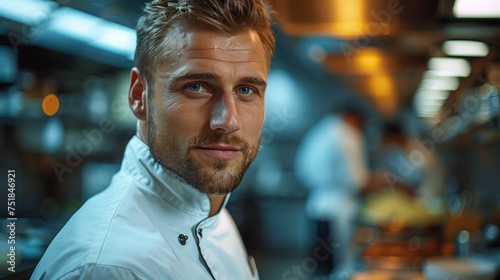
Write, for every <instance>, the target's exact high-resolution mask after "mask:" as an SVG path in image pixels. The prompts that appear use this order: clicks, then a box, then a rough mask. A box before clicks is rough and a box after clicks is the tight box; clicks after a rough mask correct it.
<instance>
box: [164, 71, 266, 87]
mask: <svg viewBox="0 0 500 280" xmlns="http://www.w3.org/2000/svg"><path fill="white" fill-rule="evenodd" d="M186 80H221V77H220V76H219V75H216V74H213V73H188V74H185V75H181V76H179V77H176V78H174V80H173V83H178V82H182V81H186ZM240 81H241V82H245V83H252V84H255V85H259V86H267V83H266V82H265V81H264V80H263V79H260V78H257V77H244V78H241V79H240Z"/></svg>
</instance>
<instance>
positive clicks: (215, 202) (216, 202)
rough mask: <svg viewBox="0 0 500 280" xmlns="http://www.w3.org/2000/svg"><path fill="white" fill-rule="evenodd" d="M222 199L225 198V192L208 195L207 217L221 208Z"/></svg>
mask: <svg viewBox="0 0 500 280" xmlns="http://www.w3.org/2000/svg"><path fill="white" fill-rule="evenodd" d="M224 199H226V195H225V194H209V195H208V200H210V212H209V213H208V216H209V217H211V216H213V215H215V214H217V213H218V212H219V211H220V210H221V208H222V204H223V203H224Z"/></svg>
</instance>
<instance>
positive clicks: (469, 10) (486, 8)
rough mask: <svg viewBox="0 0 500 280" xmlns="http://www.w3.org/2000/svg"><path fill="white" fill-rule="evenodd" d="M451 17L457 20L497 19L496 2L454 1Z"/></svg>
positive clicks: (480, 0) (499, 9)
mask: <svg viewBox="0 0 500 280" xmlns="http://www.w3.org/2000/svg"><path fill="white" fill-rule="evenodd" d="M453 15H454V16H455V17H457V18H499V17H500V3H499V2H498V0H455V4H454V5H453Z"/></svg>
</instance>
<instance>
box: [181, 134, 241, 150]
mask: <svg viewBox="0 0 500 280" xmlns="http://www.w3.org/2000/svg"><path fill="white" fill-rule="evenodd" d="M213 144H224V145H231V146H236V147H238V148H240V149H241V150H243V151H246V150H248V149H249V148H250V145H249V144H248V143H247V142H246V141H245V140H243V139H242V138H241V137H239V136H238V135H235V134H212V135H209V136H203V137H197V138H195V139H194V140H193V141H192V143H191V145H190V146H191V147H192V148H193V147H197V146H203V145H213Z"/></svg>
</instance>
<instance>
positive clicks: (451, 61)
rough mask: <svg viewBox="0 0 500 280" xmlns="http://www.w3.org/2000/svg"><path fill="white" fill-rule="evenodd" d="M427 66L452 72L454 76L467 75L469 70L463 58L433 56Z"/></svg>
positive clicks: (468, 65) (431, 68)
mask: <svg viewBox="0 0 500 280" xmlns="http://www.w3.org/2000/svg"><path fill="white" fill-rule="evenodd" d="M427 67H428V68H429V70H435V71H443V72H449V73H453V75H454V76H455V77H467V76H469V75H470V72H471V67H470V64H469V62H468V61H467V60H465V59H463V58H451V57H433V58H431V59H429V62H428V63H427Z"/></svg>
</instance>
